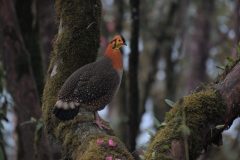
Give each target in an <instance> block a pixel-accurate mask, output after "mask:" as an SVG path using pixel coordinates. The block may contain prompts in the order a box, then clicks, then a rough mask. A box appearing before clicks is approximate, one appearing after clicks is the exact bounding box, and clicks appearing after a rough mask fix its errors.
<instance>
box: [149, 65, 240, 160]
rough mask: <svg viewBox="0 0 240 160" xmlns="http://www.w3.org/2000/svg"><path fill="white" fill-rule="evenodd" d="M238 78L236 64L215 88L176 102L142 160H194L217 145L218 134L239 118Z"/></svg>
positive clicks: (239, 90)
mask: <svg viewBox="0 0 240 160" xmlns="http://www.w3.org/2000/svg"><path fill="white" fill-rule="evenodd" d="M237 62H238V61H237ZM239 75H240V64H238V63H236V64H234V67H232V68H231V70H228V74H225V75H224V77H222V78H221V81H220V82H218V83H217V84H213V85H211V87H209V86H208V87H206V88H204V89H202V90H201V91H197V92H195V93H193V94H191V95H189V96H186V97H183V98H182V99H180V100H179V101H178V102H177V103H176V104H175V105H174V108H173V109H172V110H171V111H170V112H169V113H167V115H166V119H165V122H166V126H164V127H163V128H161V129H159V131H158V132H157V134H156V136H155V137H154V138H153V139H152V141H151V143H150V145H149V147H148V150H147V153H146V159H147V160H155V159H161V160H166V159H167V160H171V159H174V160H180V159H196V158H197V157H198V156H199V155H200V154H201V153H202V151H203V150H206V149H207V147H208V146H209V145H210V144H212V143H214V144H217V145H219V144H221V140H222V137H221V133H222V131H223V130H224V129H226V128H228V127H229V126H230V125H231V124H232V122H233V120H234V119H235V118H237V117H238V116H239V115H240V76H239ZM218 126H221V127H218ZM186 149H187V151H186ZM186 153H187V154H186Z"/></svg>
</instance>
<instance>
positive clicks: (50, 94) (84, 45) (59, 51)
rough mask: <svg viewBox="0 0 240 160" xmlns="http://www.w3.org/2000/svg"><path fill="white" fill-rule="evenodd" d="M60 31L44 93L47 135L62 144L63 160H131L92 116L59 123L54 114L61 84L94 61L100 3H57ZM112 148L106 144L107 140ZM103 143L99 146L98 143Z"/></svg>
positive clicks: (64, 0)
mask: <svg viewBox="0 0 240 160" xmlns="http://www.w3.org/2000/svg"><path fill="white" fill-rule="evenodd" d="M55 5H56V10H57V16H58V20H59V30H58V35H57V37H56V40H55V43H54V46H53V48H54V50H53V53H52V56H51V61H50V66H49V70H48V75H47V81H46V85H45V88H44V93H43V113H44V114H43V117H44V121H45V124H46V129H47V131H48V133H49V134H50V135H51V136H52V137H53V138H54V139H55V140H57V141H58V143H59V144H61V145H62V148H63V159H74V160H75V159H76V160H92V159H105V158H106V157H110V156H112V157H113V158H120V159H129V160H131V159H132V156H131V154H130V153H129V152H128V151H127V149H126V148H125V146H124V145H123V144H122V143H121V142H120V140H119V139H118V138H116V137H114V136H113V133H112V131H111V130H110V131H105V130H101V129H99V128H98V127H97V126H96V125H95V123H94V122H93V120H94V115H93V113H89V112H80V113H79V114H78V116H76V117H75V118H74V119H73V120H70V121H64V122H63V121H60V120H58V119H57V118H56V117H55V116H54V115H53V114H52V110H53V106H54V104H55V103H56V100H57V94H58V91H59V89H60V88H61V86H62V85H63V83H64V81H65V80H66V79H67V77H69V76H70V75H71V73H73V72H74V71H75V70H77V69H78V68H79V67H81V66H83V65H85V64H87V63H89V62H92V61H94V60H95V59H96V56H97V50H98V47H99V40H100V38H99V37H100V19H101V1H100V0H90V1H86V0H56V4H55ZM109 139H112V140H113V141H114V142H116V144H117V145H116V146H115V147H109V146H108V145H107V143H108V140H109ZM99 141H100V142H102V144H101V145H99V144H97V142H99Z"/></svg>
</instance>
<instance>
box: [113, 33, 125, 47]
mask: <svg viewBox="0 0 240 160" xmlns="http://www.w3.org/2000/svg"><path fill="white" fill-rule="evenodd" d="M110 45H111V47H112V49H120V48H121V47H122V46H123V45H125V46H126V45H127V44H126V42H125V39H124V38H123V36H121V35H116V36H115V37H114V38H113V40H112V41H111V42H110Z"/></svg>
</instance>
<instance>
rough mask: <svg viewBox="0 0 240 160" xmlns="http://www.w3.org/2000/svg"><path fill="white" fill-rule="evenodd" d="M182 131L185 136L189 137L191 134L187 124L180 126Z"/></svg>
mask: <svg viewBox="0 0 240 160" xmlns="http://www.w3.org/2000/svg"><path fill="white" fill-rule="evenodd" d="M180 129H181V131H182V134H183V136H189V135H190V134H191V131H190V128H189V127H188V126H187V125H185V124H182V125H181V126H180Z"/></svg>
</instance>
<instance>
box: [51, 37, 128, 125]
mask: <svg viewBox="0 0 240 160" xmlns="http://www.w3.org/2000/svg"><path fill="white" fill-rule="evenodd" d="M123 45H126V43H125V40H124V38H123V37H122V36H120V35H117V36H115V37H114V38H113V40H112V41H111V42H110V43H109V44H108V46H107V48H106V50H105V53H104V56H103V57H102V58H101V59H99V60H98V61H96V62H93V63H89V64H87V65H85V66H83V67H81V68H79V69H78V70H76V71H75V72H74V73H73V74H72V75H70V77H68V79H67V80H66V81H65V83H64V84H63V86H62V88H61V89H60V91H59V94H58V100H57V102H56V104H55V106H54V110H53V113H54V114H55V116H56V117H57V118H59V119H60V120H71V119H73V118H74V117H75V116H76V115H77V114H78V112H79V108H80V107H83V108H85V109H86V110H88V111H92V112H94V115H95V120H96V121H95V123H96V124H97V125H98V126H99V127H100V128H106V126H105V125H104V124H103V123H102V120H101V118H100V117H99V115H98V113H97V111H99V110H101V109H103V108H104V107H105V106H106V105H107V104H109V103H110V102H111V100H112V98H113V97H114V95H115V94H116V92H117V90H118V87H119V84H120V82H121V77H122V71H123V62H122V53H121V51H120V48H121V47H122V46H123Z"/></svg>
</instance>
